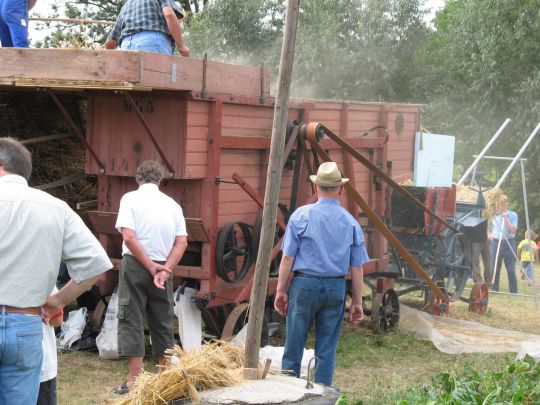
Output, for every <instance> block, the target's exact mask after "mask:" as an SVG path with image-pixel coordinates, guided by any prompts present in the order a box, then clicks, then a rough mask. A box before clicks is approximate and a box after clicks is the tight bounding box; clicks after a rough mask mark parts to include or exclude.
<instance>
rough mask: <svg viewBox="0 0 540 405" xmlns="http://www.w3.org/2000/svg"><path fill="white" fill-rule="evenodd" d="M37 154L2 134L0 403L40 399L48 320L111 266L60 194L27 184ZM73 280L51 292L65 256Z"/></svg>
mask: <svg viewBox="0 0 540 405" xmlns="http://www.w3.org/2000/svg"><path fill="white" fill-rule="evenodd" d="M31 171H32V159H31V155H30V152H29V151H28V149H26V148H25V147H24V145H22V144H21V143H20V142H18V141H16V140H14V139H12V138H0V404H10V405H19V404H20V405H28V404H35V403H36V400H37V398H38V392H39V377H40V371H41V363H42V359H43V348H42V343H41V342H42V340H43V328H42V318H43V321H45V322H48V321H49V320H50V319H51V318H54V317H55V316H60V315H59V314H61V313H62V308H63V307H64V306H65V305H67V304H69V303H70V302H71V301H73V300H74V299H76V298H77V297H78V296H79V295H81V294H82V293H83V292H85V291H86V290H87V289H89V288H90V287H91V286H92V284H94V282H95V281H96V280H97V279H98V278H99V277H100V275H101V274H102V273H103V272H105V271H107V270H109V269H110V268H112V263H111V261H110V260H109V258H108V257H107V254H106V253H105V250H104V249H103V247H102V246H101V245H100V243H99V241H98V240H97V239H96V238H95V236H94V235H92V233H91V232H90V230H89V229H88V228H87V227H86V225H84V222H83V221H82V219H81V218H80V217H79V216H78V215H77V214H76V213H75V212H74V211H73V210H72V209H71V208H69V206H68V205H67V204H66V203H65V202H64V201H62V200H59V199H58V198H55V197H53V196H51V195H50V194H47V193H45V192H44V191H40V190H36V189H34V188H31V187H28V179H29V178H30V173H31ZM61 260H62V261H64V262H65V263H66V265H67V268H68V271H69V275H70V276H71V280H70V281H69V282H68V283H67V284H66V285H65V286H64V287H63V288H62V289H61V290H60V291H59V292H57V293H55V294H52V295H51V292H52V291H53V288H54V285H55V282H56V278H57V277H58V268H59V267H60V261H61Z"/></svg>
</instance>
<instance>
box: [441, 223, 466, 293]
mask: <svg viewBox="0 0 540 405" xmlns="http://www.w3.org/2000/svg"><path fill="white" fill-rule="evenodd" d="M469 257H470V255H469V246H468V244H467V239H466V238H465V235H464V234H462V233H455V234H453V235H452V237H451V238H450V243H449V244H448V250H447V251H446V263H445V266H446V270H447V275H446V282H445V289H446V293H447V294H448V300H449V301H451V302H453V301H456V300H458V299H459V298H460V297H461V295H462V294H463V290H464V289H465V284H466V283H467V278H468V276H469V274H468V273H469V270H470V267H469Z"/></svg>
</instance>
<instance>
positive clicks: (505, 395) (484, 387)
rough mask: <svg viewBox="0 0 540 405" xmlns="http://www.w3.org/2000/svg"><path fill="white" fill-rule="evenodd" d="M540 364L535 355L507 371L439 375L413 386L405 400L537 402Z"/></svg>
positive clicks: (405, 403)
mask: <svg viewBox="0 0 540 405" xmlns="http://www.w3.org/2000/svg"><path fill="white" fill-rule="evenodd" d="M539 377H540V363H538V362H537V361H536V360H535V359H534V358H533V357H530V356H526V357H525V358H524V359H523V360H515V361H512V362H510V363H509V364H508V365H507V366H506V367H505V369H504V371H481V372H479V371H476V370H474V369H472V368H470V367H467V368H465V370H464V372H463V374H461V375H460V374H459V373H458V372H456V371H451V372H444V373H440V374H438V375H436V376H435V377H434V378H433V380H432V383H431V385H427V384H423V385H419V386H413V387H411V388H409V389H408V390H407V397H406V399H403V400H400V401H398V402H397V404H398V405H409V404H419V405H428V404H445V405H467V404H475V405H476V404H488V403H489V404H492V403H498V404H499V403H508V404H537V403H539V402H540V381H539Z"/></svg>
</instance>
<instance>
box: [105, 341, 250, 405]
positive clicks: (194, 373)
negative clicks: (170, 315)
mask: <svg viewBox="0 0 540 405" xmlns="http://www.w3.org/2000/svg"><path fill="white" fill-rule="evenodd" d="M167 356H168V358H169V360H170V364H169V365H168V366H166V367H164V369H163V370H161V371H160V372H158V373H157V374H152V373H147V372H143V373H142V374H141V375H140V376H139V378H138V379H137V381H136V383H135V385H134V386H133V388H132V389H131V391H130V392H129V393H128V394H126V395H125V396H124V397H122V398H121V399H120V400H118V401H117V402H115V404H116V405H128V404H130V405H139V404H145V405H146V404H168V403H171V402H173V401H176V400H179V399H185V398H189V399H190V400H191V401H192V402H194V403H198V402H199V395H198V393H197V390H205V389H210V388H216V387H230V386H233V385H237V384H239V383H240V382H242V371H243V370H242V369H243V365H244V351H243V350H242V349H239V348H237V347H234V346H232V345H231V344H230V343H224V342H214V343H209V344H206V345H204V346H203V347H202V348H201V349H200V350H195V351H192V352H189V353H186V352H184V351H183V350H182V349H181V348H180V347H178V346H176V347H174V348H173V349H171V350H169V351H168V353H167Z"/></svg>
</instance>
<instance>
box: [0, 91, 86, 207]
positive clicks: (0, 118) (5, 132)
mask: <svg viewBox="0 0 540 405" xmlns="http://www.w3.org/2000/svg"><path fill="white" fill-rule="evenodd" d="M61 100H62V102H63V103H64V105H65V107H66V108H67V109H68V111H69V113H70V116H71V117H73V118H74V119H75V121H77V122H78V123H79V126H80V127H81V128H83V130H84V126H85V117H86V111H85V104H84V102H83V101H82V100H81V99H79V98H78V97H77V96H76V95H70V94H67V95H61ZM65 133H72V131H71V129H70V128H69V127H68V125H67V124H66V120H65V118H64V117H63V116H62V114H61V113H60V112H59V110H58V108H57V107H56V105H54V103H53V102H52V100H51V99H50V97H49V96H48V95H46V94H42V93H24V92H21V93H16V92H13V93H1V92H0V137H5V136H10V137H14V138H17V139H19V140H20V141H23V142H28V140H31V139H36V138H38V137H42V136H50V135H55V134H65ZM26 147H27V148H28V149H29V150H30V152H31V153H32V164H33V170H32V177H31V178H30V182H29V183H30V185H31V186H39V185H45V184H49V183H53V182H57V181H59V180H62V179H65V178H68V177H70V176H72V175H74V174H76V173H80V172H84V163H85V149H84V146H83V145H82V143H81V141H80V140H79V139H78V138H77V137H76V136H71V137H68V138H63V139H57V140H50V141H46V142H30V143H26ZM46 191H47V192H48V193H50V194H52V195H54V196H55V197H58V198H60V199H62V200H64V201H66V202H67V203H68V204H69V205H70V206H71V207H73V208H75V206H76V204H77V203H78V202H81V201H89V200H95V199H96V178H95V177H92V176H86V177H85V178H83V179H82V180H79V181H77V182H74V183H70V184H66V185H64V186H59V187H55V188H49V189H47V190H46Z"/></svg>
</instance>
